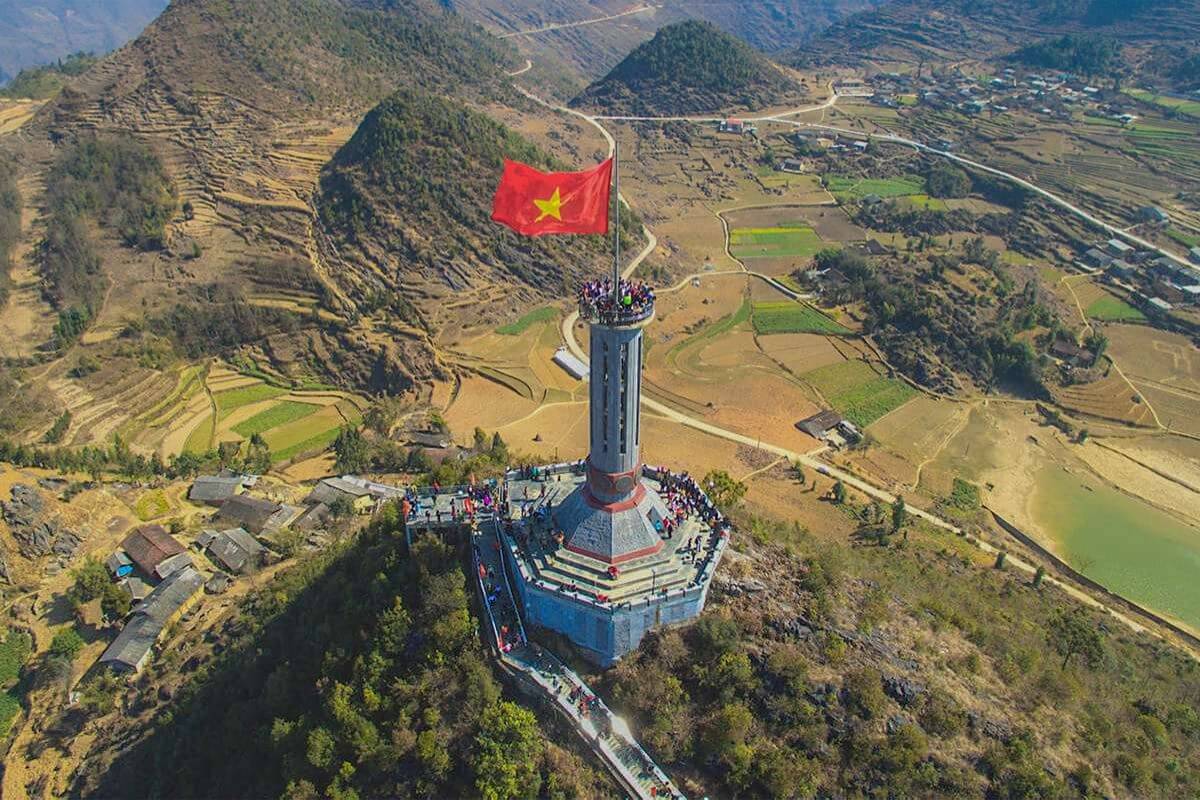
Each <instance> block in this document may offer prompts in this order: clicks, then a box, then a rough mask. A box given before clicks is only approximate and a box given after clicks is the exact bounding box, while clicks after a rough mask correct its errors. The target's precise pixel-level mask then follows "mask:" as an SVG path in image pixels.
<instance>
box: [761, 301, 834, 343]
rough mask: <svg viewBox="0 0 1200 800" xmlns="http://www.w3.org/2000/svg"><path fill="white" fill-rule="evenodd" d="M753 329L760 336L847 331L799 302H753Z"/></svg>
mask: <svg viewBox="0 0 1200 800" xmlns="http://www.w3.org/2000/svg"><path fill="white" fill-rule="evenodd" d="M751 320H752V321H753V323H754V330H755V332H756V333H758V334H759V335H760V336H767V335H771V334H780V333H833V334H844V333H849V331H848V330H847V329H846V328H844V327H842V326H841V325H839V324H838V323H837V322H835V321H833V320H832V319H830V318H829V317H827V316H825V315H824V314H822V313H821V312H820V311H817V310H816V309H815V308H812V307H810V306H805V305H801V304H799V303H795V302H791V301H785V302H766V303H755V304H754V306H753V309H752V311H751Z"/></svg>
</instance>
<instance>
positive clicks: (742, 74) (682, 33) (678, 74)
mask: <svg viewBox="0 0 1200 800" xmlns="http://www.w3.org/2000/svg"><path fill="white" fill-rule="evenodd" d="M799 93H800V87H799V86H798V85H797V84H796V83H794V82H793V81H792V80H791V79H790V78H789V77H788V76H787V75H786V74H784V72H783V71H782V70H781V69H779V67H777V66H776V65H774V64H772V63H771V62H770V61H769V60H768V59H767V58H766V57H765V56H763V55H762V54H761V53H759V52H757V51H755V50H754V49H753V48H752V47H750V46H749V45H747V44H746V43H745V42H742V41H739V40H738V39H736V38H734V37H733V36H730V35H729V34H727V33H725V32H723V31H721V30H720V29H718V28H717V27H716V26H714V25H712V24H710V23H707V22H701V21H698V20H688V21H686V22H680V23H678V24H675V25H668V26H667V27H665V28H662V29H660V30H659V31H658V33H656V34H655V35H654V38H653V39H651V40H650V41H649V42H646V43H645V44H642V45H640V46H639V47H637V48H636V49H634V50H633V52H631V53H630V54H629V55H628V56H626V57H625V59H624V60H623V61H622V62H621V63H620V64H618V65H617V66H616V67H615V68H613V70H612V71H611V72H609V73H608V75H606V76H605V77H604V78H603V79H601V80H599V81H596V82H595V83H593V84H592V85H591V86H589V87H588V88H587V89H586V90H585V91H584V92H583V93H582V94H580V95H579V96H578V97H576V98H575V99H574V100H573V101H572V103H571V104H572V105H573V106H575V107H581V108H591V109H600V110H602V111H604V112H605V113H609V114H639V115H640V114H647V115H663V114H668V115H669V114H695V113H711V112H715V111H725V110H732V109H744V108H764V107H767V106H771V105H779V104H781V103H783V102H785V101H786V100H787V99H788V98H789V97H795V96H797V95H798V94H799Z"/></svg>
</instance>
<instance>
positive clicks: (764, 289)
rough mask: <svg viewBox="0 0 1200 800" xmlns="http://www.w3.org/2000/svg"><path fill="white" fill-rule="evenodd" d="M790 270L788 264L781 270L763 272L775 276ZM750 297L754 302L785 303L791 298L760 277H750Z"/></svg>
mask: <svg viewBox="0 0 1200 800" xmlns="http://www.w3.org/2000/svg"><path fill="white" fill-rule="evenodd" d="M791 271H792V268H791V267H790V266H789V267H788V268H787V269H784V270H783V271H781V272H779V271H777V272H769V271H765V272H766V274H768V275H771V276H772V277H776V278H777V277H779V275H786V274H787V273H789V272H791ZM750 299H751V300H753V301H754V302H756V303H786V302H789V301H791V299H792V298H790V297H788V296H787V295H786V294H784V293H783V292H781V291H779V290H778V289H776V288H775V286H774V285H773V284H770V283H767V282H766V281H764V280H763V279H762V278H752V279H751V280H750Z"/></svg>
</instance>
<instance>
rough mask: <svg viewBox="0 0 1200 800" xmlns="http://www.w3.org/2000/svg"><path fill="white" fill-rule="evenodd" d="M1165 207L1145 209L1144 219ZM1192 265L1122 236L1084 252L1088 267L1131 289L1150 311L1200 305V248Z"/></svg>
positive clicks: (1080, 262)
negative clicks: (1123, 238) (1133, 243)
mask: <svg viewBox="0 0 1200 800" xmlns="http://www.w3.org/2000/svg"><path fill="white" fill-rule="evenodd" d="M1156 212H1157V213H1163V214H1165V212H1162V210H1161V209H1154V208H1146V209H1142V212H1141V213H1140V214H1139V217H1140V218H1142V219H1149V218H1151V217H1152V215H1153V218H1157V213H1156ZM1191 257H1192V264H1186V263H1183V262H1182V261H1177V260H1176V259H1173V258H1168V257H1166V256H1163V255H1160V254H1159V253H1157V252H1155V251H1153V250H1145V249H1139V248H1136V247H1134V246H1132V245H1130V244H1128V243H1126V242H1124V241H1122V240H1120V239H1115V238H1114V239H1110V240H1108V241H1107V242H1098V243H1096V244H1094V245H1093V246H1092V247H1090V248H1088V249H1087V250H1086V251H1084V252H1083V253H1082V254H1080V256H1079V259H1078V261H1077V264H1078V265H1079V266H1080V267H1082V268H1083V269H1084V270H1086V271H1088V272H1093V273H1103V275H1104V277H1105V280H1107V281H1109V282H1110V283H1112V284H1114V285H1117V286H1120V287H1122V288H1124V289H1126V290H1128V291H1129V293H1130V297H1131V298H1132V299H1133V301H1134V302H1136V303H1138V304H1139V305H1140V306H1142V307H1143V309H1145V310H1146V311H1148V312H1150V313H1152V314H1153V313H1159V314H1165V313H1166V312H1168V311H1171V310H1172V309H1173V308H1175V307H1176V306H1196V305H1200V250H1197V251H1196V252H1193V253H1192V254H1191Z"/></svg>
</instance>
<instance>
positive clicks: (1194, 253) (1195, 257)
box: [1188, 247, 1200, 264]
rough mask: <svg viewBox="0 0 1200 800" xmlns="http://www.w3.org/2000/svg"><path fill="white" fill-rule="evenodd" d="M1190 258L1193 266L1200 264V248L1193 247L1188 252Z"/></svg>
mask: <svg viewBox="0 0 1200 800" xmlns="http://www.w3.org/2000/svg"><path fill="white" fill-rule="evenodd" d="M1188 258H1190V259H1191V260H1192V263H1193V264H1200V247H1193V248H1192V249H1191V250H1188Z"/></svg>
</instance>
